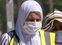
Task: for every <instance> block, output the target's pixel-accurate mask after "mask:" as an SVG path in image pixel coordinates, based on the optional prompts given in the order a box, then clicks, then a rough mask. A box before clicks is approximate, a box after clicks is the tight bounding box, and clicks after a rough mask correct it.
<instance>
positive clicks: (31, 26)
mask: <svg viewBox="0 0 62 45" xmlns="http://www.w3.org/2000/svg"><path fill="white" fill-rule="evenodd" d="M41 27H42V23H41V21H39V22H25V24H24V30H25V32H26V33H29V34H34V33H35V32H36V31H37V30H38V29H39V28H41Z"/></svg>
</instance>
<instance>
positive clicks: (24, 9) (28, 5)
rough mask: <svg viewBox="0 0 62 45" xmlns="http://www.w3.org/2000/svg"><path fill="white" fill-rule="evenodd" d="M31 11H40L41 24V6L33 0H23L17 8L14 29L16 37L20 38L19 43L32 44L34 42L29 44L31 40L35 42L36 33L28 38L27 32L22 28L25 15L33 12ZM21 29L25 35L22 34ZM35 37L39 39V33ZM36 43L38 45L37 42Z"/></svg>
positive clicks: (23, 44)
mask: <svg viewBox="0 0 62 45" xmlns="http://www.w3.org/2000/svg"><path fill="white" fill-rule="evenodd" d="M33 11H37V12H39V13H40V15H41V24H42V20H43V12H42V8H41V6H40V5H39V4H38V3H37V2H36V1H33V0H32V1H31V0H29V1H25V2H23V3H22V5H21V7H20V9H19V13H18V19H17V22H16V29H15V30H16V34H17V35H18V37H19V39H20V44H22V45H34V44H30V43H31V42H32V41H33V42H35V39H36V37H35V36H36V35H37V34H36V35H35V36H33V37H32V36H31V35H30V38H28V34H27V33H26V32H24V28H23V25H24V22H25V20H26V18H27V16H28V15H29V13H30V12H33ZM22 31H23V34H24V35H25V36H23V34H22ZM37 33H38V32H37ZM33 38H34V39H33ZM37 39H39V35H37ZM38 42H39V41H37V43H38ZM37 45H39V43H38V44H37Z"/></svg>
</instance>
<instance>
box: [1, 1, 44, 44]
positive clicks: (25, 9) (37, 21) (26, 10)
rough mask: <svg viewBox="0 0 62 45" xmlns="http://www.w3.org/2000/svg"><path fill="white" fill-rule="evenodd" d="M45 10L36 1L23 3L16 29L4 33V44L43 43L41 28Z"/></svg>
mask: <svg viewBox="0 0 62 45" xmlns="http://www.w3.org/2000/svg"><path fill="white" fill-rule="evenodd" d="M42 20H43V12H42V8H41V6H40V5H39V4H38V3H37V2H36V1H33V0H32V1H31V0H29V1H25V2H24V3H22V5H21V7H20V9H19V14H18V19H17V22H16V28H15V31H11V32H9V33H5V34H3V35H2V37H3V38H2V41H1V42H2V45H41V43H40V36H39V31H38V30H39V29H41V27H42Z"/></svg>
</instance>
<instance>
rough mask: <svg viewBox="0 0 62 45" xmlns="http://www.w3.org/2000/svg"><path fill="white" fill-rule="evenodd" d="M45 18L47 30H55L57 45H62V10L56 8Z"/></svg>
mask: <svg viewBox="0 0 62 45" xmlns="http://www.w3.org/2000/svg"><path fill="white" fill-rule="evenodd" d="M45 19H46V20H45V27H44V28H45V31H48V32H55V34H56V40H55V43H56V45H62V12H61V11H58V10H55V11H54V12H53V13H50V14H48V15H47V16H46V18H45Z"/></svg>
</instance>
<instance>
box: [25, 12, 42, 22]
mask: <svg viewBox="0 0 62 45" xmlns="http://www.w3.org/2000/svg"><path fill="white" fill-rule="evenodd" d="M26 21H32V22H35V21H36V22H38V21H41V16H40V13H39V12H30V13H29V15H28V17H27V19H26Z"/></svg>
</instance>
